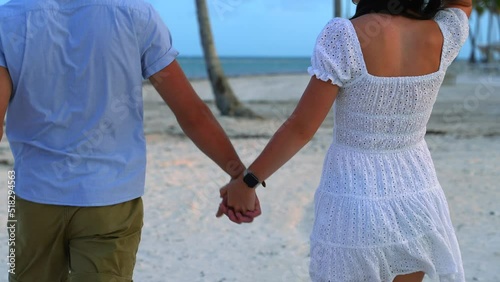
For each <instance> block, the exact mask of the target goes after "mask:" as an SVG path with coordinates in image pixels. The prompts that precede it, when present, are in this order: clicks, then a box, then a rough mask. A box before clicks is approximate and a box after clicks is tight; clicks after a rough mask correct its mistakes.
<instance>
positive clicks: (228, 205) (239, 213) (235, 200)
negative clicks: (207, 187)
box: [216, 175, 262, 224]
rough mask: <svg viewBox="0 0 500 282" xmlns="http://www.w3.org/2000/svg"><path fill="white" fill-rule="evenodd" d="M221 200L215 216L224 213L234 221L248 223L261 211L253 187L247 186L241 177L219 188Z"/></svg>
mask: <svg viewBox="0 0 500 282" xmlns="http://www.w3.org/2000/svg"><path fill="white" fill-rule="evenodd" d="M220 197H221V198H222V201H221V203H220V205H219V209H218V211H217V214H216V216H217V217H221V216H222V215H224V214H225V215H226V216H227V217H228V218H229V219H230V220H231V221H232V222H234V223H238V224H241V223H250V222H252V221H253V219H254V218H255V217H257V216H259V215H260V214H261V213H262V212H261V209H260V202H259V198H258V197H257V194H256V193H255V188H249V187H248V186H247V185H246V184H245V183H244V182H243V177H242V176H241V175H240V176H239V177H237V178H235V179H232V180H231V181H230V182H229V183H228V184H226V185H225V186H224V187H222V188H221V189H220Z"/></svg>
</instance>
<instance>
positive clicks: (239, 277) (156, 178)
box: [0, 66, 500, 282]
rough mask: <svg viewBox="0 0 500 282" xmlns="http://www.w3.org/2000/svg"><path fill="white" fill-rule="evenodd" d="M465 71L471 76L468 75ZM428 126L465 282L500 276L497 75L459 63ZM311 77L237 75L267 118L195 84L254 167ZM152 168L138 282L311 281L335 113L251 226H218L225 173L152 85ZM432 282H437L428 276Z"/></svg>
mask: <svg viewBox="0 0 500 282" xmlns="http://www.w3.org/2000/svg"><path fill="white" fill-rule="evenodd" d="M462 68H464V69H462ZM454 72H456V73H457V77H456V83H448V84H447V85H444V86H443V87H442V89H441V91H440V94H439V96H438V100H437V102H436V104H435V107H434V111H433V115H432V117H431V120H430V122H429V125H428V135H427V136H426V140H427V143H428V145H429V148H430V150H431V153H432V156H433V159H434V162H435V167H436V170H437V173H438V177H439V180H440V182H441V185H442V187H443V189H444V191H445V193H446V195H447V198H448V203H449V208H450V210H451V216H452V220H453V223H454V226H455V229H456V231H457V236H458V240H459V243H460V246H461V250H462V256H463V260H464V267H465V271H466V278H467V281H482V282H498V281H500V268H499V265H500V204H499V203H500V189H499V188H500V74H498V73H497V74H492V73H483V72H480V71H477V70H474V69H468V68H466V67H464V66H461V67H456V68H455V70H454ZM308 80H309V77H308V76H307V75H278V76H255V77H240V78H233V79H231V84H232V85H233V87H234V90H235V92H236V93H237V95H238V96H239V97H240V99H241V100H242V101H243V102H245V104H247V105H248V106H249V107H251V108H252V109H253V110H254V111H255V112H256V113H258V114H259V115H261V116H262V117H263V119H259V120H249V119H233V118H227V117H221V116H220V115H219V114H218V112H217V110H216V109H215V107H214V105H213V96H212V94H211V89H210V86H209V84H208V82H207V81H205V80H199V81H194V82H193V85H194V87H195V89H196V90H197V92H198V93H199V95H200V96H201V97H202V98H203V99H204V100H205V101H207V103H208V104H209V105H210V107H211V108H212V110H213V111H214V113H215V114H216V116H217V118H218V119H219V121H220V122H221V124H222V126H223V127H224V129H226V131H227V133H228V135H229V136H230V138H231V140H232V141H233V143H234V145H235V147H236V149H237V151H238V152H239V153H240V156H241V157H242V159H243V160H244V162H245V163H246V164H249V163H250V162H251V161H253V159H254V158H255V157H256V156H257V154H258V153H259V152H260V151H261V150H262V149H263V147H264V146H265V144H266V143H267V141H268V139H269V138H270V137H271V136H272V134H273V133H274V132H275V130H276V129H277V128H278V127H279V126H280V125H281V123H282V122H283V121H284V120H285V119H286V117H288V115H289V114H290V113H291V111H292V110H293V109H294V107H295V105H296V103H297V100H298V99H299V98H300V96H301V94H302V91H303V90H304V88H305V86H306V84H307V82H308ZM144 101H145V102H144V106H145V132H146V134H147V142H148V167H147V182H146V194H145V196H144V205H145V219H144V229H143V234H142V243H141V245H140V249H139V253H138V256H137V265H136V269H135V275H134V281H138V282H165V281H168V282H170V281H173V282H197V281H207V282H212V281H213V282H232V281H238V282H250V281H263V282H280V281H291V282H295V281H309V278H308V263H309V233H310V231H311V229H312V224H313V217H314V214H313V194H314V192H315V189H316V186H317V185H318V183H319V178H320V174H321V167H322V162H323V157H324V155H325V153H326V150H327V149H328V147H329V145H330V142H331V135H332V126H333V118H332V116H330V117H328V118H327V119H326V120H325V122H324V123H323V125H322V127H321V128H320V129H319V131H318V132H317V134H316V135H315V137H314V138H313V140H312V141H311V142H310V143H309V144H308V145H307V146H306V147H305V148H304V149H303V150H302V151H301V152H299V154H298V155H297V156H296V157H295V158H294V159H292V160H291V161H290V162H289V163H287V164H286V165H285V166H284V167H283V168H282V169H281V170H280V171H278V172H277V173H276V174H275V175H273V176H272V177H271V178H270V179H268V180H267V182H268V187H267V188H259V190H258V195H259V198H260V200H261V204H262V210H263V214H262V216H260V217H259V218H257V219H256V220H255V222H254V223H252V224H247V225H236V224H234V223H231V222H230V221H229V220H227V219H226V218H222V219H216V218H215V212H216V209H217V206H218V204H219V197H218V189H219V187H220V186H222V185H224V184H225V183H226V182H227V181H228V177H227V176H226V175H225V174H224V173H223V172H222V171H220V169H219V168H218V167H217V166H216V165H215V164H214V163H212V162H211V161H210V160H209V159H208V158H207V157H205V156H204V155H203V154H202V153H201V152H200V151H199V150H198V149H197V148H196V147H195V146H194V145H193V144H192V143H191V142H190V141H189V139H187V138H186V137H185V136H184V134H183V133H182V131H181V130H180V128H179V126H178V125H177V123H176V120H175V118H174V116H173V114H172V113H171V111H170V110H169V109H168V107H166V106H165V105H164V104H163V102H162V101H161V99H160V98H159V96H158V95H157V94H156V93H155V91H154V89H153V88H152V86H151V85H145V86H144ZM6 141H7V140H5V138H4V140H3V141H2V142H1V144H0V163H1V165H0V195H2V196H1V197H0V198H2V199H3V200H1V201H2V204H0V207H1V208H0V225H1V226H6V220H7V218H6V216H7V209H6V202H7V172H8V170H9V169H11V167H12V156H11V155H10V151H9V148H8V144H7V142H6ZM0 254H3V255H1V256H0V282H1V281H7V257H6V256H7V230H6V228H5V227H2V228H1V229H0ZM425 281H431V280H429V279H427V280H425Z"/></svg>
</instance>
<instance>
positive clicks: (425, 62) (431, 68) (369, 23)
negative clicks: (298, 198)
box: [352, 14, 444, 77]
mask: <svg viewBox="0 0 500 282" xmlns="http://www.w3.org/2000/svg"><path fill="white" fill-rule="evenodd" d="M352 24H353V25H354V28H355V29H356V33H357V35H358V38H359V41H360V44H361V49H362V52H363V57H364V61H365V63H366V67H367V69H368V73H370V74H372V75H374V76H381V77H396V76H419V75H425V74H430V73H433V72H436V71H438V70H439V65H440V61H441V50H442V47H443V42H444V39H443V34H442V32H441V30H440V28H439V26H438V24H437V23H436V22H435V21H434V20H414V19H409V18H405V17H402V16H392V15H383V14H368V15H364V16H361V17H359V18H356V19H353V20H352Z"/></svg>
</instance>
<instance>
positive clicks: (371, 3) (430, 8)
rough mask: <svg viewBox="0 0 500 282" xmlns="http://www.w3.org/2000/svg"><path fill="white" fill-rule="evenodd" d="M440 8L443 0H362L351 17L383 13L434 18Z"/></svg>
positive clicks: (418, 18) (421, 18)
mask: <svg viewBox="0 0 500 282" xmlns="http://www.w3.org/2000/svg"><path fill="white" fill-rule="evenodd" d="M337 1H339V0H337ZM440 9H442V1H441V0H360V1H359V3H358V5H357V7H356V14H354V16H353V17H352V18H351V19H355V18H357V17H360V16H362V15H366V14H370V13H383V14H389V15H399V16H403V17H407V18H411V19H417V20H429V19H432V18H434V16H435V15H436V13H437V12H438V11H439V10H440Z"/></svg>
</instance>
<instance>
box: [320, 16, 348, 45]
mask: <svg viewBox="0 0 500 282" xmlns="http://www.w3.org/2000/svg"><path fill="white" fill-rule="evenodd" d="M349 25H351V23H350V20H348V19H345V18H333V19H331V20H329V21H328V22H327V23H326V25H325V26H324V27H323V29H322V30H321V32H320V34H319V36H318V39H323V40H331V39H335V40H337V41H344V40H346V39H347V38H348V37H349V36H350V35H352V29H351V28H350V26H349Z"/></svg>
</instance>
